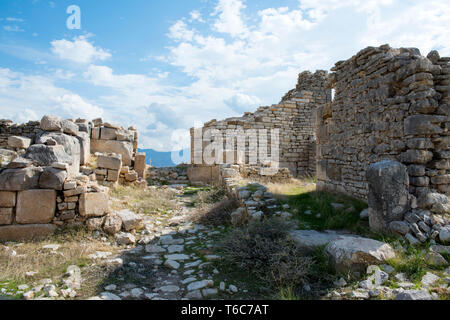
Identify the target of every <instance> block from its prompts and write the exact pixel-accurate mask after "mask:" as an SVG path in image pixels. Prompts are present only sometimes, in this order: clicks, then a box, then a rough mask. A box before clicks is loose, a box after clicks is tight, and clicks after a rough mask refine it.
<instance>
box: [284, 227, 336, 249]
mask: <svg viewBox="0 0 450 320" xmlns="http://www.w3.org/2000/svg"><path fill="white" fill-rule="evenodd" d="M342 235H343V233H338V232H337V231H333V230H325V231H323V232H321V231H316V230H294V231H291V232H290V236H291V237H292V238H293V239H294V240H295V241H296V242H297V244H298V245H299V246H300V247H301V248H303V249H307V250H312V249H314V248H316V247H321V246H325V245H327V244H329V243H330V242H331V241H333V240H336V239H338V238H339V237H340V236H342Z"/></svg>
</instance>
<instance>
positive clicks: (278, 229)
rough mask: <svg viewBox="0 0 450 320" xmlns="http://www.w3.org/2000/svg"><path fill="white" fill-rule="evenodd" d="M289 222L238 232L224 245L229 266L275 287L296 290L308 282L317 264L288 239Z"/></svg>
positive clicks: (268, 222)
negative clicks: (295, 288)
mask: <svg viewBox="0 0 450 320" xmlns="http://www.w3.org/2000/svg"><path fill="white" fill-rule="evenodd" d="M289 229H290V227H289V224H288V222H286V221H284V220H282V219H279V218H269V219H266V220H264V221H253V222H250V223H249V224H248V225H245V226H243V227H240V228H235V229H233V230H232V231H231V232H229V233H228V234H226V236H225V237H224V238H223V239H222V240H221V241H220V243H219V246H218V247H219V251H220V252H222V254H223V255H224V257H225V261H226V263H227V264H230V265H232V266H234V268H236V269H237V270H239V271H240V272H245V273H248V274H251V276H252V277H253V278H254V279H255V280H257V281H260V282H263V283H266V284H270V285H273V286H275V287H278V288H279V287H296V286H298V285H300V284H302V283H304V282H305V281H306V280H307V277H308V276H309V274H310V273H311V268H312V266H313V264H314V261H313V260H312V258H311V257H306V256H303V255H302V254H301V251H300V250H299V249H298V246H297V244H296V242H295V241H294V240H292V239H290V238H289V237H288V231H289Z"/></svg>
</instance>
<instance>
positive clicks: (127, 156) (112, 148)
mask: <svg viewBox="0 0 450 320" xmlns="http://www.w3.org/2000/svg"><path fill="white" fill-rule="evenodd" d="M96 152H101V153H118V154H121V155H122V164H123V165H124V166H131V160H132V158H133V143H131V142H129V141H117V140H94V139H93V140H91V153H92V154H94V153H96Z"/></svg>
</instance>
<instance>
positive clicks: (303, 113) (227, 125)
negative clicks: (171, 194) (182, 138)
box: [189, 70, 331, 183]
mask: <svg viewBox="0 0 450 320" xmlns="http://www.w3.org/2000/svg"><path fill="white" fill-rule="evenodd" d="M327 80H328V73H327V72H326V71H322V70H321V71H316V72H315V73H314V74H312V73H310V72H308V71H306V72H302V73H300V75H299V76H298V83H297V86H296V88H295V89H293V90H291V91H289V92H288V93H287V94H286V95H285V96H284V97H283V98H282V100H281V102H280V103H279V104H276V105H272V106H266V107H260V108H258V110H256V112H254V113H251V112H246V113H245V114H244V115H243V116H242V117H237V118H228V119H225V120H222V121H216V120H215V119H214V120H211V121H209V122H207V123H205V125H204V127H203V128H201V129H194V128H192V129H191V163H193V164H195V166H192V167H191V168H190V169H189V175H190V180H191V181H203V182H208V183H211V182H217V181H220V177H219V171H220V170H219V167H218V165H208V164H206V163H204V162H203V161H202V162H201V163H196V161H195V159H194V157H195V156H197V157H200V159H201V160H203V152H204V147H206V146H207V145H209V144H210V143H211V142H212V141H213V137H211V136H207V135H206V134H204V133H205V132H206V131H207V130H208V129H209V130H210V129H217V130H219V131H221V132H223V133H224V136H226V131H227V130H235V129H240V128H241V129H243V130H251V129H266V130H268V133H269V137H268V139H269V140H268V144H269V145H270V143H271V136H270V130H273V129H279V130H280V134H279V143H280V146H279V161H280V163H279V165H280V167H281V168H285V169H288V170H280V171H279V173H278V174H277V176H276V177H272V179H276V178H278V180H282V179H283V178H287V177H288V176H289V173H290V175H291V176H294V177H297V176H305V175H314V174H315V171H316V162H315V155H316V150H315V148H316V141H315V140H316V138H315V121H316V120H315V112H314V111H315V110H316V108H317V107H318V106H321V105H324V104H325V103H327V102H329V101H330V100H331V90H330V89H328V88H327V87H326V85H327ZM196 130H199V132H195V131H196ZM196 134H198V136H199V137H198V138H197V136H196ZM245 143H246V153H245V156H244V157H242V159H239V157H238V156H237V154H236V148H237V143H235V144H234V146H233V147H232V149H230V148H229V146H227V145H226V143H225V141H224V142H223V150H224V151H223V161H224V162H225V161H226V158H227V156H228V154H229V153H233V154H234V155H235V156H234V162H233V163H232V164H234V165H239V166H240V168H239V170H240V172H241V174H242V175H243V176H244V177H250V178H252V177H256V176H261V174H260V172H259V171H260V170H259V168H260V167H261V166H263V165H264V163H261V162H260V161H259V160H258V163H256V164H255V165H253V166H252V165H248V164H249V158H250V157H251V155H252V154H255V153H256V152H257V151H256V149H255V148H249V141H248V139H247V141H246V142H245ZM258 146H259V145H258V144H257V145H256V147H258ZM269 153H270V152H269ZM227 162H228V161H227ZM228 164H230V163H228ZM225 178H226V177H225Z"/></svg>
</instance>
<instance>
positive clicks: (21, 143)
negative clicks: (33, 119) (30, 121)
mask: <svg viewBox="0 0 450 320" xmlns="http://www.w3.org/2000/svg"><path fill="white" fill-rule="evenodd" d="M30 144H31V139H30V138H26V137H18V136H11V137H8V147H11V148H18V149H26V148H28V147H29V146H30Z"/></svg>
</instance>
